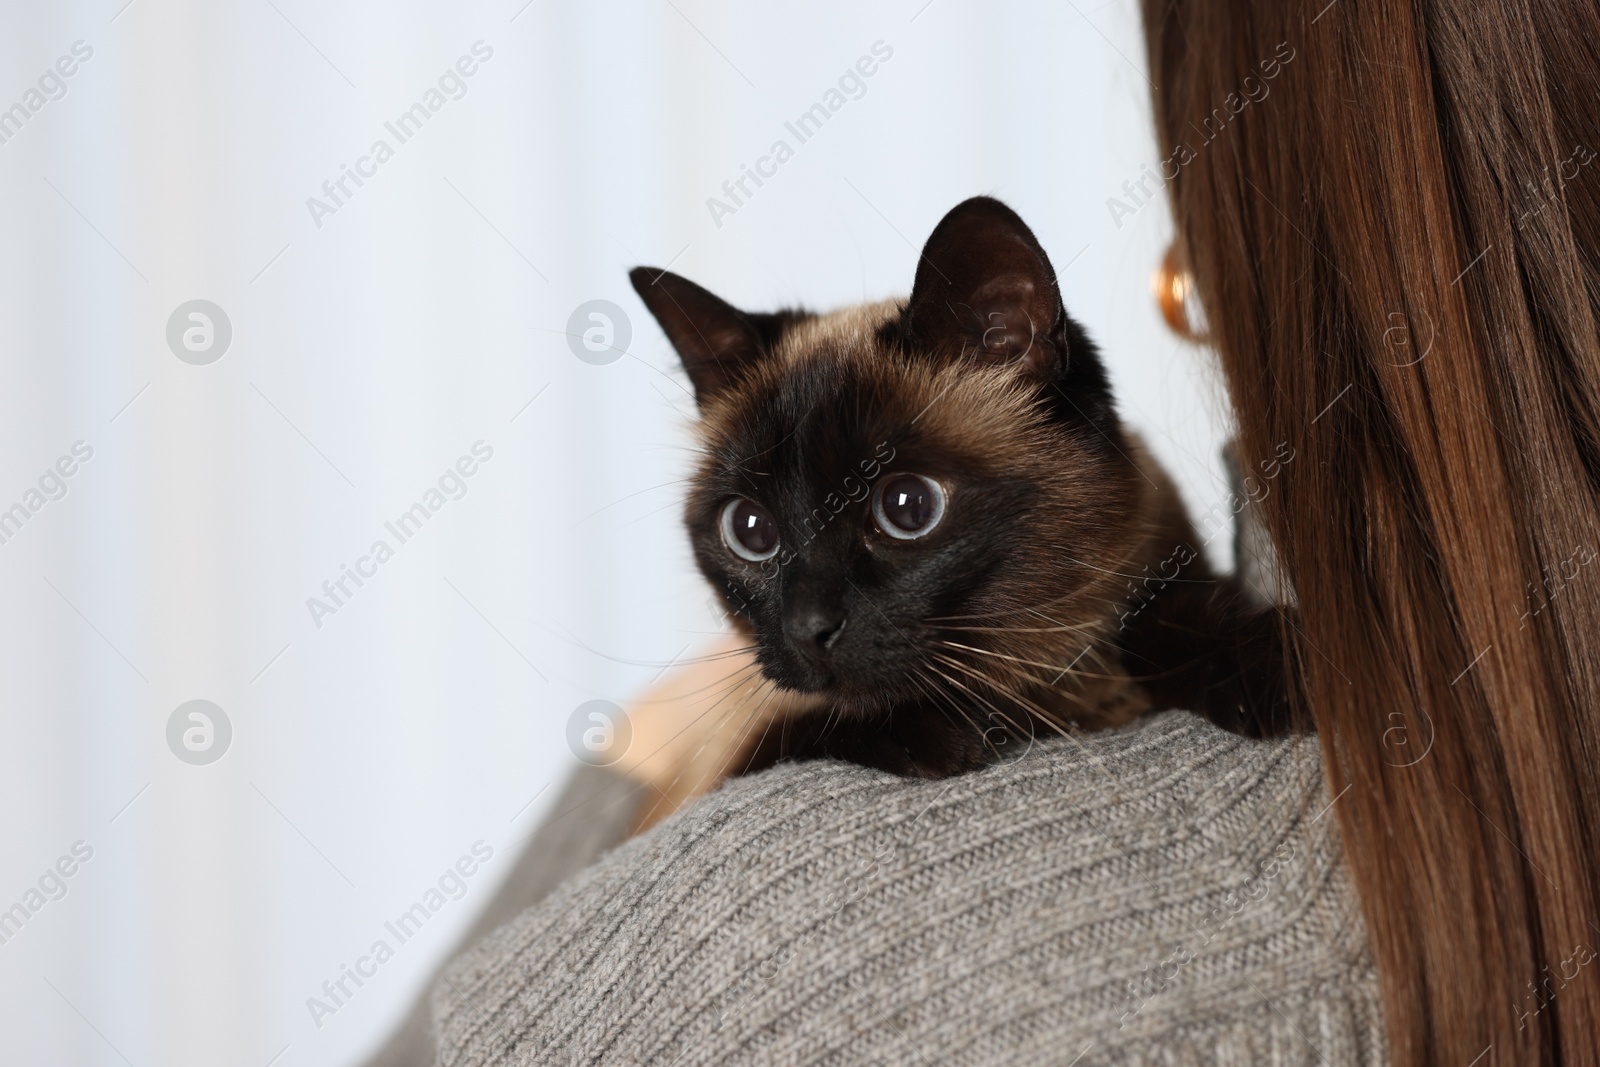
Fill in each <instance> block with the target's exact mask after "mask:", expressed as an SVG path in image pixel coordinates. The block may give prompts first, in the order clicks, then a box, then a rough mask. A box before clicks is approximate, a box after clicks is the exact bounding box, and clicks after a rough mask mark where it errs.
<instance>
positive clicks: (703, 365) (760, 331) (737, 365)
mask: <svg viewBox="0 0 1600 1067" xmlns="http://www.w3.org/2000/svg"><path fill="white" fill-rule="evenodd" d="M628 280H629V281H631V282H632V283H633V288H634V290H635V291H636V292H637V293H638V294H639V298H640V299H641V300H643V301H644V305H645V307H647V308H649V309H650V314H652V315H654V316H655V317H656V321H657V322H659V323H660V324H661V329H662V330H663V331H664V332H665V333H666V335H667V340H668V341H671V342H672V347H673V348H675V349H677V350H678V357H679V358H680V359H682V360H683V369H684V370H686V371H688V373H689V380H690V381H691V382H693V383H694V393H695V399H696V400H697V401H699V403H700V404H701V405H702V406H704V404H705V402H706V399H707V398H708V397H711V396H714V395H715V394H717V393H719V392H721V391H722V390H724V389H726V388H728V386H730V385H732V384H733V383H734V381H736V380H737V379H738V378H739V376H740V375H741V374H742V373H743V372H744V371H745V370H747V369H748V368H749V367H750V366H751V365H752V364H754V363H755V362H756V361H758V360H760V359H761V358H763V356H764V355H765V354H766V353H767V352H768V351H770V350H771V348H772V345H773V344H774V343H775V342H776V340H777V338H778V335H779V333H781V330H782V326H783V324H784V322H785V316H788V315H791V314H792V313H787V312H785V313H780V314H778V315H751V314H746V313H745V312H743V311H740V310H739V309H738V308H736V307H734V306H733V305H732V304H730V303H728V302H727V301H726V300H723V299H722V298H721V297H719V296H717V295H715V294H714V293H711V292H710V291H708V290H706V289H703V288H701V287H700V286H698V285H696V284H695V283H694V282H691V281H690V280H689V279H688V278H684V277H681V276H679V275H677V274H673V273H672V272H671V271H665V270H658V269H656V268H655V267H635V268H634V269H633V270H631V271H629V272H628Z"/></svg>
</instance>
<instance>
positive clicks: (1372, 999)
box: [434, 713, 1385, 1067]
mask: <svg viewBox="0 0 1600 1067" xmlns="http://www.w3.org/2000/svg"><path fill="white" fill-rule="evenodd" d="M1333 802H1334V801H1333V798H1332V797H1330V796H1328V791H1327V789H1326V787H1325V785H1324V784H1323V778H1322V773H1321V767H1320V763H1319V758H1318V754H1317V749H1316V744H1315V742H1314V741H1312V740H1299V741H1282V742H1268V743H1262V742H1252V741H1246V740H1243V739H1241V738H1237V737H1234V736H1232V735H1230V734H1227V733H1223V732H1221V731H1219V730H1217V729H1215V728H1214V727H1212V726H1210V725H1209V724H1207V723H1205V722H1203V721H1202V720H1200V719H1198V718H1196V717H1194V716H1192V715H1189V714H1186V713H1167V714H1163V715H1157V716H1154V717H1151V718H1147V719H1145V720H1143V721H1141V722H1139V723H1137V724H1135V725H1133V726H1131V727H1129V728H1127V729H1124V730H1120V731H1116V732H1110V733H1102V734H1095V735H1083V736H1081V737H1079V738H1074V739H1061V740H1056V741H1052V742H1050V743H1048V744H1043V745H1039V746H1037V747H1036V748H1035V749H1034V750H1033V751H1031V752H1029V753H1027V754H1025V755H1023V756H1021V757H1020V758H1018V759H1016V760H1015V761H1013V762H1010V763H1007V764H1003V765H1000V766H995V767H991V768H988V769H986V770H982V771H979V772H976V773H973V774H969V775H965V776H963V777H959V778H953V779H949V780H946V781H937V782H926V781H913V780H905V779H900V778H894V777H891V776H889V775H886V774H883V773H880V772H877V771H871V770H866V769H863V768H860V767H854V766H847V765H844V764H840V763H831V762H822V763H810V764H803V765H793V766H780V767H778V768H775V769H773V770H771V771H767V772H765V773H763V774H759V775H755V776H753V777H750V778H744V779H739V780H735V781H733V782H730V783H728V784H727V785H725V786H724V787H723V788H721V789H720V790H719V791H718V792H716V793H714V794H712V795H711V796H708V797H706V798H704V799H702V800H701V801H699V802H698V803H696V804H695V805H693V806H692V807H690V808H689V809H687V810H685V811H683V812H680V813H679V814H678V815H676V816H674V817H673V818H671V819H669V820H668V821H666V822H664V823H662V824H661V825H660V826H659V827H657V828H656V829H655V830H653V831H652V832H650V833H648V834H645V835H643V836H642V837H639V838H636V839H634V840H632V841H630V842H628V843H627V844H625V845H623V846H622V847H620V848H618V849H616V850H615V851H613V852H611V853H610V854H609V855H607V856H606V857H605V858H603V859H602V860H600V862H598V863H597V864H595V865H594V866H592V867H590V868H589V869H587V870H586V871H585V872H583V874H581V875H580V876H579V877H577V878H576V879H574V880H572V881H570V882H568V883H567V884H566V885H565V886H563V887H562V888H561V889H559V890H557V891H556V892H555V893H554V894H552V895H551V896H549V897H548V898H546V899H545V900H544V901H543V902H542V903H540V904H539V905H538V906H536V907H534V908H531V909H529V910H528V911H526V912H524V913H523V914H522V915H521V916H520V917H518V918H517V919H515V920H514V921H512V922H511V923H510V924H508V925H506V926H503V927H501V928H500V929H499V930H498V931H496V932H495V933H494V934H493V935H491V936H490V937H489V938H488V939H487V940H486V941H484V942H482V943H481V944H479V945H478V946H477V947H476V948H475V949H474V950H472V951H471V952H469V953H468V954H467V955H466V956H463V957H462V958H460V959H459V960H457V961H456V962H455V963H454V964H453V965H452V966H451V967H450V968H449V970H448V971H447V972H446V975H445V978H444V980H443V981H441V982H440V984H439V985H438V987H437V988H436V991H435V994H434V1013H435V1021H436V1036H437V1039H438V1047H439V1053H440V1063H441V1064H444V1065H448V1067H456V1065H474V1067H478V1065H483V1067H488V1065H496V1067H500V1065H507V1064H578V1063H584V1064H588V1063H608V1064H678V1065H683V1067H688V1065H691V1064H725V1063H749V1064H846V1063H849V1064H854V1063H893V1064H933V1063H941V1064H943V1063H951V1064H980V1063H981V1064H1035V1063H1037V1064H1046V1063H1049V1064H1071V1063H1076V1064H1080V1065H1082V1067H1088V1065H1090V1064H1104V1063H1124V1064H1151V1065H1154V1064H1163V1065H1178V1064H1213V1063H1214V1064H1283V1065H1289V1064H1307V1065H1310V1064H1317V1065H1319V1067H1322V1065H1339V1067H1343V1065H1347V1064H1380V1063H1383V1062H1384V1060H1385V1054H1384V1043H1383V1035H1382V1023H1381V1017H1380V1010H1379V1004H1378V990H1377V980H1376V977H1375V974H1374V971H1373V966H1372V961H1371V958H1370V955H1369V952H1368V949H1367V944H1366V935H1365V932H1364V928H1363V924H1362V920H1361V916H1360V912H1359V909H1358V906H1357V904H1356V900H1355V897H1354V895H1353V893H1352V890H1351V888H1350V886H1349V884H1348V882H1347V877H1346V874H1345V871H1344V869H1343V867H1342V864H1341V862H1340V859H1339V845H1338V839H1337V832H1336V818H1335V816H1334V814H1333V812H1332V811H1331V807H1332V803H1333Z"/></svg>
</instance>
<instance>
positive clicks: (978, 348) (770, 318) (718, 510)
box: [630, 197, 1144, 711]
mask: <svg viewBox="0 0 1600 1067" xmlns="http://www.w3.org/2000/svg"><path fill="white" fill-rule="evenodd" d="M630 277H631V279H632V281H633V284H634V287H635V288H636V289H637V290H638V292H639V295H640V296H641V297H642V298H643V299H644V302H645V304H646V305H647V306H648V307H649V309H650V311H651V312H652V313H653V314H654V315H655V317H656V319H657V320H658V321H659V322H660V324H661V326H662V329H663V330H664V331H665V332H666V335H667V337H668V339H669V340H670V341H671V342H672V344H673V345H674V347H675V348H676V349H677V351H678V353H679V355H680V356H681V358H682V360H683V365H684V368H685V369H686V370H687V372H688V375H689V378H690V380H691V381H692V382H693V384H694V389H695V395H696V399H697V401H698V403H699V406H700V411H701V416H702V418H701V422H700V437H701V445H702V458H701V461H700V464H699V468H698V471H697V472H696V474H695V477H694V480H693V488H692V491H691V493H690V496H689V503H688V512H687V518H688V527H689V532H690V536H691V539H692V541H693V545H694V551H695V556H696V559H697V560H698V562H699V565H700V568H701V570H702V571H703V572H704V573H705V576H706V577H707V578H708V579H709V580H710V581H711V583H712V585H713V586H714V587H715V588H716V589H717V590H718V591H719V592H720V593H721V594H722V595H723V598H724V599H725V600H726V602H727V604H728V606H729V608H730V609H731V610H732V611H733V612H734V613H735V614H736V615H737V616H738V617H739V618H740V619H742V620H743V621H744V623H745V624H746V625H748V627H749V628H750V630H751V632H752V633H753V635H754V637H755V639H756V644H757V649H758V658H759V660H760V663H761V666H762V668H763V670H764V671H765V672H766V674H767V675H768V677H770V678H771V679H772V680H773V681H775V682H777V683H778V684H779V685H780V686H783V687H785V688H789V689H794V690H800V691H804V692H811V693H824V694H826V695H827V696H828V697H830V698H831V699H832V700H833V701H834V702H835V703H837V704H838V705H840V706H842V707H843V708H845V709H851V708H858V709H861V710H863V711H869V710H874V709H881V708H883V707H885V706H887V705H889V704H890V703H893V702H895V701H898V700H902V699H906V698H915V697H916V696H917V695H918V694H919V693H920V694H923V695H925V696H926V695H928V693H929V691H930V690H933V689H939V690H942V691H943V692H945V693H949V692H951V691H952V690H959V688H961V687H962V686H966V687H969V688H970V689H971V690H973V691H984V692H988V693H989V694H990V695H991V696H992V695H994V693H995V690H994V689H993V688H992V686H991V685H990V684H989V683H988V682H986V681H984V680H983V679H995V678H1002V677H1006V676H1011V675H1014V674H1015V672H1014V670H1008V669H1007V668H1008V667H1012V668H1014V667H1015V664H1014V663H1013V664H1007V663H1006V662H1005V660H1004V659H1002V658H1001V657H1010V658H1011V659H1012V660H1019V659H1030V658H1032V657H1037V656H1055V657H1060V658H1063V659H1064V656H1063V653H1062V649H1063V648H1071V647H1083V646H1084V645H1085V643H1086V642H1087V640H1088V639H1089V635H1090V634H1091V633H1092V632H1096V631H1095V629H1094V628H1095V627H1097V626H1099V625H1100V624H1101V623H1102V622H1103V621H1104V620H1106V619H1107V618H1111V617H1114V615H1115V610H1116V609H1115V603H1116V599H1117V597H1116V594H1117V593H1120V592H1122V591H1123V589H1124V586H1125V584H1126V583H1125V579H1124V578H1123V576H1122V573H1123V572H1124V571H1126V570H1127V566H1126V564H1127V561H1128V559H1129V553H1130V551H1131V550H1132V549H1131V546H1132V545H1134V544H1135V542H1137V541H1138V539H1139V537H1140V536H1141V535H1142V533H1143V532H1144V531H1142V530H1141V529H1140V524H1141V521H1142V518H1141V493H1142V492H1143V486H1142V482H1141V479H1142V475H1141V474H1140V472H1139V471H1138V469H1136V468H1135V467H1134V465H1133V463H1132V461H1131V460H1130V452H1131V450H1132V445H1131V444H1130V442H1129V441H1128V440H1127V438H1126V437H1125V435H1124V434H1123V432H1122V430H1121V428H1120V426H1119V423H1118V421H1117V418H1116V414H1115V410H1114V408H1113V405H1112V400H1111V395H1110V390H1109V386H1108V383H1107V380H1106V375H1105V371H1104V368H1103V366H1102V364H1101V362H1100V359H1099V356H1098V355H1097V353H1096V351H1095V349H1094V346H1093V345H1092V344H1091V343H1090V342H1089V340H1088V338H1087V336H1086V335H1085V334H1084V332H1083V330H1082V328H1081V327H1080V326H1079V325H1078V324H1077V323H1076V322H1074V321H1073V320H1072V319H1071V318H1070V317H1068V315H1067V313H1066V310H1065V308H1064V307H1063V306H1062V302H1061V296H1060V291H1059V288H1058V285H1057V282H1056V276H1055V272H1054V270H1053V269H1052V268H1051V266H1050V261H1049V259H1048V257H1047V256H1046V255H1045V252H1044V249H1043V248H1042V247H1040V245H1039V242H1038V241H1037V240H1036V239H1035V238H1034V235H1033V234H1032V232H1030V231H1029V229H1028V227H1027V226H1026V225H1024V224H1023V222H1022V220H1021V219H1020V218H1018V217H1017V215H1016V213H1015V212H1013V211H1011V209H1010V208H1008V207H1006V206H1005V205H1004V204H1002V203H1000V202H999V201H997V200H993V199H989V198H986V197H979V198H975V199H972V200H968V201H966V202H964V203H962V204H960V205H959V206H957V207H956V208H955V209H953V210H952V211H951V212H950V213H949V214H948V215H946V216H945V218H944V219H943V221H941V222H940V223H939V225H938V226H937V227H936V228H935V229H934V231H933V234H932V236H930V237H929V239H928V242H927V245H926V247H925V248H924V249H923V252H922V256H921V259H920V261H919V263H918V267H917V272H916V279H915V282H914V284H913V287H912V292H911V296H910V298H909V299H907V300H903V301H887V302H884V303H879V304H869V305H865V306H860V307H852V308H846V309H844V310H842V311H838V312H834V313H832V314H826V315H815V314H810V313H807V312H801V311H779V312H776V313H765V314H759V313H751V312H745V311H740V310H738V309H736V308H734V307H733V306H731V305H730V304H728V303H726V302H725V301H723V300H721V299H719V298H718V297H716V296H714V295H712V294H711V293H709V292H707V291H706V290H705V289H703V288H701V287H700V286H698V285H696V284H694V283H693V282H691V281H688V280H687V279H685V278H681V277H679V276H677V275H675V274H671V273H667V272H664V271H659V270H654V269H651V268H646V267H640V268H638V269H636V270H634V271H633V272H632V274H631V275H630ZM1052 664H1053V660H1052ZM1067 665H1068V664H1067V663H1066V662H1065V661H1064V662H1062V663H1061V664H1060V666H1061V667H1066V666H1067ZM1031 673H1033V674H1037V673H1038V669H1037V668H1034V669H1031Z"/></svg>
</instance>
